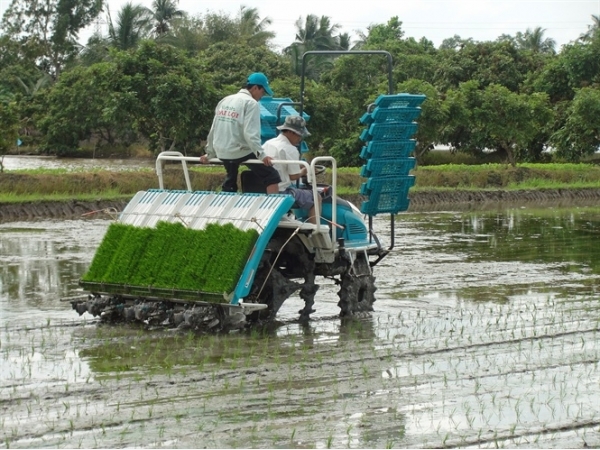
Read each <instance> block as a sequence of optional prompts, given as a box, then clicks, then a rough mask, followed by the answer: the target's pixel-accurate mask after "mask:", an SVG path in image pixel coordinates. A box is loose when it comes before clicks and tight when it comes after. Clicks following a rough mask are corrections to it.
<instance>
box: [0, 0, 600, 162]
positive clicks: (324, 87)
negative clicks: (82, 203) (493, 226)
mask: <svg viewBox="0 0 600 450" xmlns="http://www.w3.org/2000/svg"><path fill="white" fill-rule="evenodd" d="M101 4H102V1H101V0H48V1H45V2H38V1H35V2H33V1H29V0H11V2H10V5H9V7H8V8H7V10H6V13H5V15H4V18H3V20H2V24H1V28H2V30H1V31H2V34H1V35H0V101H2V102H3V103H4V104H5V105H6V104H7V103H8V102H12V101H14V102H16V111H17V115H18V122H19V125H20V130H19V134H20V135H21V136H22V139H23V140H24V141H26V144H27V145H29V146H31V147H34V146H36V145H38V144H40V143H41V149H42V150H44V151H47V152H49V153H58V154H72V153H73V152H77V151H78V149H79V148H81V147H84V146H87V147H93V146H96V147H94V148H95V151H96V150H98V151H100V150H101V148H102V147H111V148H114V147H116V146H121V147H122V148H126V147H127V146H128V144H130V143H132V142H136V143H138V144H139V145H143V146H149V147H150V148H151V150H152V151H160V150H167V149H171V148H173V149H177V150H181V151H183V152H188V151H190V152H191V151H197V150H198V149H199V148H200V147H201V145H202V140H203V139H204V138H205V137H206V134H207V131H208V128H209V126H210V123H211V122H212V114H213V110H214V106H215V105H216V103H217V102H218V100H219V99H220V98H222V97H223V96H224V95H226V94H229V93H233V92H235V91H237V90H238V89H239V88H240V86H241V85H242V84H243V82H244V80H245V78H246V76H247V75H248V74H249V73H251V72H255V71H262V72H264V73H266V74H267V75H268V76H269V78H270V80H271V81H272V84H273V87H274V89H275V94H276V96H278V97H289V98H291V99H292V100H293V101H298V100H300V95H299V94H298V92H299V90H298V88H299V86H300V79H299V76H298V75H299V74H300V73H301V62H302V57H303V54H304V52H306V51H307V50H329V51H331V50H334V51H338V50H344V49H349V48H351V45H352V43H351V42H350V35H348V34H347V33H340V30H339V25H338V24H336V23H335V21H334V20H333V19H332V18H331V17H328V16H320V17H319V16H316V15H314V14H307V15H306V16H304V17H302V16H301V17H300V18H299V19H298V20H297V22H296V24H295V25H296V32H297V33H296V38H295V41H294V42H293V43H290V45H289V46H287V47H286V48H285V49H284V50H283V52H281V53H280V52H277V51H276V50H274V49H273V47H272V46H271V45H270V43H271V40H272V39H273V37H274V34H273V33H272V32H270V31H269V28H268V27H269V26H270V25H271V19H269V18H268V17H264V18H263V17H261V15H260V14H259V11H258V9H257V8H250V7H246V6H242V7H240V10H239V14H237V15H236V16H235V17H230V16H228V15H225V14H222V13H214V12H210V11H207V12H206V14H203V15H198V16H196V17H188V16H187V15H186V14H185V11H181V10H179V9H177V2H176V1H173V0H156V1H154V2H153V3H152V5H151V7H150V8H146V7H144V6H142V5H139V4H136V3H128V4H126V5H124V6H123V7H122V8H121V9H120V10H119V11H118V12H117V14H116V15H115V14H114V13H113V14H112V16H111V12H110V11H109V10H107V11H106V12H107V14H108V16H107V18H106V19H107V23H108V25H109V32H108V35H106V36H104V35H102V34H95V35H94V36H92V37H91V38H90V40H89V41H88V45H87V46H85V48H84V49H82V51H81V52H80V51H79V50H80V49H78V48H77V46H76V37H77V33H78V31H79V30H81V29H83V28H84V27H86V26H89V24H90V23H91V22H92V21H93V20H94V19H95V18H97V17H98V15H99V14H100V12H101V11H100V6H101ZM113 19H114V20H113ZM592 19H594V20H596V21H597V17H596V16H592ZM358 34H359V38H360V40H359V41H358V42H356V43H355V47H354V48H355V49H359V50H368V49H373V50H386V51H388V52H390V53H391V55H392V57H393V68H392V78H393V80H392V85H393V86H392V90H393V91H394V92H402V91H406V92H411V93H425V94H426V95H427V101H426V102H425V103H424V104H423V106H422V107H423V114H422V115H421V117H420V118H419V129H418V133H417V136H416V138H417V140H418V145H417V148H416V156H417V158H419V160H420V162H422V161H421V160H422V159H423V158H424V157H425V155H426V154H427V152H428V151H429V150H430V149H431V148H432V146H433V144H437V143H441V144H449V145H451V146H452V147H453V148H454V149H456V150H458V151H461V152H467V153H469V154H471V155H475V156H476V157H477V158H480V157H482V155H483V152H484V149H486V148H487V149H489V150H492V151H495V152H497V153H499V154H501V155H500V156H501V157H502V159H504V160H506V161H509V162H512V163H513V164H514V163H515V162H519V161H542V160H544V159H545V158H546V157H547V156H546V154H545V153H543V150H544V149H546V148H548V147H549V146H554V147H556V148H557V149H558V148H559V147H560V149H559V150H557V152H556V156H557V157H559V158H563V159H568V160H577V159H578V158H582V157H586V156H587V155H589V152H590V148H593V147H594V142H595V137H594V135H595V133H596V131H595V130H596V128H595V125H594V121H593V119H591V116H589V114H588V117H587V118H585V114H587V113H586V112H585V111H589V112H593V111H595V109H594V107H593V106H591V103H590V102H589V101H586V102H584V101H583V99H582V98H580V99H579V100H577V103H578V104H575V103H576V98H575V97H576V95H577V93H578V92H579V91H581V90H582V89H592V90H594V89H597V88H598V86H599V85H600V34H599V33H598V32H597V23H595V24H594V25H592V26H590V27H589V30H588V32H587V33H585V35H582V36H581V38H580V39H579V40H577V41H574V42H573V43H571V44H569V45H566V46H564V47H563V48H562V49H561V51H560V53H556V52H555V50H554V41H553V40H552V38H551V37H547V36H546V35H545V30H544V29H542V28H540V27H537V28H533V29H527V30H525V31H523V32H517V33H516V34H515V35H513V36H511V35H506V34H503V35H501V36H500V37H499V38H498V39H497V40H496V41H485V42H477V41H474V40H473V39H462V38H461V37H460V36H453V37H451V38H448V39H446V40H445V41H444V42H443V44H442V45H441V46H440V47H439V48H437V49H436V48H435V47H434V45H433V44H432V42H430V41H429V40H427V39H426V38H425V37H424V38H422V39H421V40H419V41H417V40H415V39H413V38H406V37H405V33H404V30H403V29H402V22H401V21H400V20H399V17H398V16H394V17H391V18H390V19H389V20H387V21H385V22H383V23H375V24H371V25H369V26H368V27H367V32H366V33H362V32H359V33H358ZM305 61H306V71H305V76H306V88H305V92H304V94H305V96H304V101H305V104H304V109H305V111H307V112H308V113H309V114H310V115H311V116H312V118H313V119H312V121H311V123H310V128H311V131H312V132H313V135H312V136H311V137H310V139H309V145H310V148H311V149H312V150H313V151H314V152H315V154H333V155H334V156H336V158H339V159H338V162H339V163H340V164H344V165H345V164H350V165H357V164H360V161H358V152H359V150H360V146H361V143H360V142H359V141H358V139H357V138H358V135H359V133H360V130H361V127H360V125H359V124H358V119H359V118H360V117H361V116H362V115H363V113H364V112H365V110H366V108H367V106H368V105H369V103H370V102H372V101H373V100H374V99H375V98H377V96H378V95H380V94H382V93H387V92H388V90H389V88H388V79H387V78H388V73H387V60H386V59H385V58H384V57H382V56H365V55H362V56H356V55H352V56H342V57H339V56H324V55H311V56H309V57H308V58H306V59H305ZM96 64H101V65H98V66H96ZM84 67H88V68H89V69H90V70H84ZM92 68H93V69H92ZM49 80H52V81H54V80H55V81H56V84H55V85H54V86H53V85H52V83H49V82H48V81H49ZM542 94H546V95H547V96H548V97H545V96H544V95H542ZM581 95H584V94H581ZM590 95H591V94H590ZM586 96H589V95H588V94H586ZM584 103H585V105H584ZM586 105H587V106H586ZM4 114H5V115H6V112H4ZM551 136H552V138H550V137H551ZM3 139H5V140H6V139H7V138H3Z"/></svg>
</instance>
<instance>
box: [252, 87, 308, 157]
mask: <svg viewBox="0 0 600 450" xmlns="http://www.w3.org/2000/svg"><path fill="white" fill-rule="evenodd" d="M282 103H285V105H283V106H281V109H280V114H279V122H277V109H278V108H279V107H280V105H281V104H282ZM290 103H293V102H292V99H290V98H274V97H267V96H265V97H263V98H261V99H260V101H259V102H258V104H259V106H260V137H261V140H262V143H263V144H264V143H265V142H266V141H268V140H269V139H271V138H274V137H276V136H277V135H278V134H279V130H277V127H278V126H279V125H281V124H283V121H284V120H285V118H286V117H287V116H298V115H299V114H298V111H296V109H295V108H294V106H293V105H291V104H290ZM302 117H304V120H306V122H308V121H309V120H310V116H309V115H308V114H306V113H305V112H303V113H302ZM300 152H301V153H306V152H308V146H307V145H306V143H305V142H304V141H302V143H301V144H300Z"/></svg>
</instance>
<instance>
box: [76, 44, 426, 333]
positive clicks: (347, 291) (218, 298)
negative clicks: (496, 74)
mask: <svg viewBox="0 0 600 450" xmlns="http://www.w3.org/2000/svg"><path fill="white" fill-rule="evenodd" d="M315 53H334V54H356V53H358V54H373V53H374V54H383V55H385V56H387V58H388V69H389V70H388V72H389V73H388V76H389V84H390V89H389V92H388V94H385V95H381V96H379V97H378V98H377V99H376V100H375V102H374V103H373V104H372V105H370V107H369V108H368V110H367V112H366V113H365V115H363V117H362V118H361V119H360V121H361V123H363V124H364V125H365V126H366V128H365V129H364V131H363V133H362V134H361V139H362V140H363V141H365V145H364V147H363V149H362V151H361V153H360V156H361V158H363V159H364V160H365V164H364V166H363V168H362V171H361V175H362V176H363V177H365V178H366V180H365V182H364V183H363V185H362V187H361V190H360V192H361V194H363V195H364V196H365V200H364V202H363V203H362V205H361V207H360V209H359V208H357V207H356V206H354V205H353V204H351V203H350V202H348V201H345V200H343V199H340V198H338V196H337V165H336V161H335V159H334V158H332V157H330V156H321V157H316V158H313V159H312V160H311V162H310V163H308V162H306V161H304V160H301V161H294V162H293V163H294V164H301V165H302V166H304V167H306V169H307V176H306V177H305V179H304V180H302V183H299V185H298V187H299V188H300V189H309V190H310V191H311V192H312V195H313V197H314V199H315V205H316V215H317V217H319V218H320V220H318V221H317V223H316V224H313V223H309V221H308V217H307V216H306V214H307V212H306V211H303V210H299V209H296V208H294V199H293V197H291V196H287V195H282V194H279V195H266V194H264V193H261V192H257V189H254V188H253V187H252V186H253V183H252V182H251V180H250V179H249V176H250V174H251V172H249V171H244V172H242V176H241V182H242V183H241V185H242V192H241V193H224V192H206V191H194V190H193V189H192V186H191V183H190V177H189V173H188V167H187V163H190V162H195V163H197V162H198V158H195V157H186V156H183V155H182V154H181V153H179V152H163V153H161V154H160V155H159V156H158V158H157V160H156V172H157V175H158V185H159V186H158V189H151V190H148V191H142V192H138V193H137V194H136V195H135V196H134V198H133V199H132V200H131V201H130V202H129V203H128V205H127V206H126V207H125V209H124V210H123V211H122V212H121V214H120V216H119V219H118V221H117V222H116V223H113V224H111V226H110V227H109V229H108V231H107V233H106V235H105V237H104V239H103V241H102V243H101V245H100V247H99V248H98V250H97V252H96V255H95V256H94V259H93V261H92V264H91V266H90V269H89V270H88V272H87V273H86V274H85V275H84V277H83V278H82V279H81V281H80V285H81V286H82V287H83V288H84V289H85V290H86V291H88V292H89V294H88V295H87V296H86V297H81V298H77V299H73V300H72V301H71V303H72V306H73V308H74V309H75V310H76V311H77V312H79V313H80V314H83V313H84V312H89V313H91V314H92V315H94V316H100V317H102V318H103V319H105V320H112V321H142V322H146V323H152V324H162V325H169V326H178V327H188V328H191V329H194V330H227V329H232V328H239V327H242V326H245V324H247V323H253V322H261V321H267V320H272V319H274V318H275V316H276V314H277V311H278V310H279V309H280V307H281V305H282V304H283V303H284V301H285V300H286V299H287V298H289V297H290V296H291V295H293V294H295V293H296V292H298V294H299V296H300V298H302V299H303V300H304V308H303V309H301V310H300V311H299V314H300V319H302V320H308V319H309V318H310V314H311V313H313V312H314V309H313V308H314V300H315V295H316V293H317V290H318V288H319V285H318V284H317V283H316V281H317V277H327V278H331V279H333V280H335V282H336V283H337V284H339V286H340V290H339V292H338V295H339V303H338V306H339V307H340V315H341V316H352V315H357V314H363V313H368V312H369V311H372V310H373V302H374V301H375V295H374V294H375V290H376V287H375V277H374V274H373V269H374V267H375V266H376V265H377V264H378V263H379V262H380V261H381V260H382V259H383V258H384V257H385V256H386V255H387V254H388V253H389V252H390V250H392V248H393V247H394V217H395V214H397V213H398V212H401V211H404V210H406V209H407V208H408V205H409V199H408V190H409V189H410V187H411V186H412V185H413V184H414V176H412V175H409V171H410V170H411V169H412V168H413V167H414V158H412V157H411V156H410V153H411V152H412V150H413V148H414V145H415V141H414V140H412V139H411V138H412V135H413V134H414V132H415V131H416V128H417V125H416V123H415V122H414V120H415V119H416V118H417V117H418V115H419V113H420V104H421V103H422V102H423V101H424V100H425V97H424V96H422V95H412V94H394V93H393V92H392V83H391V56H390V55H389V53H387V52H367V51H365V52H362V51H360V52H307V53H306V54H305V55H304V57H303V68H304V61H305V60H306V57H307V56H310V55H311V54H315ZM303 87H304V74H303V76H302V89H301V93H300V102H298V103H293V102H291V101H290V99H277V98H270V97H265V98H263V99H262V100H261V111H262V117H261V120H262V130H263V133H271V134H272V133H273V130H276V128H275V126H276V125H277V124H280V123H282V122H283V120H284V118H285V116H286V115H289V114H302V115H303V116H304V117H305V118H306V119H308V118H309V117H308V116H307V115H306V114H304V112H303V110H302V108H303ZM294 107H299V110H300V111H299V112H298V111H297V110H296V109H295V108H294ZM271 134H269V136H263V138H264V139H266V138H268V137H271ZM305 150H306V146H305V145H304V146H303V147H301V153H303V152H304V151H305ZM165 161H170V162H173V161H175V162H179V163H181V167H182V172H183V175H184V177H185V182H186V187H187V189H186V190H178V191H173V190H167V189H165V188H164V184H163V175H162V172H163V166H164V163H165ZM212 162H213V163H220V161H218V160H213V161H212ZM250 162H251V163H257V164H262V162H261V161H256V160H253V161H250ZM275 162H277V163H281V164H290V163H292V162H290V161H275ZM326 167H329V170H330V173H331V184H329V185H323V184H318V183H317V181H316V180H317V175H318V174H319V173H320V172H322V171H324V170H326ZM382 213H385V214H390V219H391V220H390V229H391V238H390V241H391V242H390V243H389V245H388V246H386V247H385V248H384V246H383V245H382V243H381V242H380V240H379V239H378V238H377V235H376V233H375V230H374V229H373V220H372V219H373V217H374V216H376V215H377V214H382Z"/></svg>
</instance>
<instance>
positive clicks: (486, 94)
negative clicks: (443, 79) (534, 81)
mask: <svg viewBox="0 0 600 450" xmlns="http://www.w3.org/2000/svg"><path fill="white" fill-rule="evenodd" d="M444 106H445V109H446V111H447V115H448V120H449V122H450V123H449V125H448V126H446V128H445V129H444V132H443V133H442V138H443V139H442V142H448V143H449V144H450V145H451V146H452V147H454V148H455V149H457V150H459V151H467V152H469V153H473V154H481V153H483V152H484V151H486V149H487V151H489V150H492V151H497V152H500V153H501V154H503V155H506V157H507V159H508V161H509V162H510V163H511V164H513V165H514V164H515V163H516V162H517V161H527V160H531V161H535V160H538V159H539V157H540V153H541V151H540V150H539V149H538V147H536V146H534V145H532V143H533V142H535V140H536V138H537V137H538V136H539V134H540V133H541V132H542V131H543V130H544V128H545V126H546V124H547V123H548V122H550V121H551V119H552V111H551V109H550V105H549V102H548V98H547V96H546V95H544V94H540V93H534V94H531V95H528V94H517V93H514V92H511V91H510V90H509V89H508V88H506V87H504V86H501V85H496V84H492V85H489V86H487V87H485V88H484V89H480V86H479V84H478V83H476V82H474V81H471V82H468V83H463V84H461V86H460V87H459V89H458V90H451V91H449V92H448V95H447V99H446V102H445V105H444ZM536 150H538V151H537V152H536Z"/></svg>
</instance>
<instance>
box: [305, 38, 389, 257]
mask: <svg viewBox="0 0 600 450" xmlns="http://www.w3.org/2000/svg"><path fill="white" fill-rule="evenodd" d="M311 55H329V56H344V55H383V56H385V57H386V58H387V63H388V64H387V69H388V94H389V95H392V94H393V93H394V79H393V63H392V55H391V53H390V52H388V51H386V50H331V51H329V50H311V51H308V52H305V53H304V54H303V55H302V72H301V76H300V115H302V112H303V111H304V80H305V78H306V59H307V57H308V56H311ZM369 108H371V105H369ZM367 216H368V217H369V238H370V240H371V241H372V240H373V216H371V215H369V214H367ZM395 234H396V232H395V228H394V214H390V247H389V248H388V251H390V250H392V249H393V248H394V245H395Z"/></svg>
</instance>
